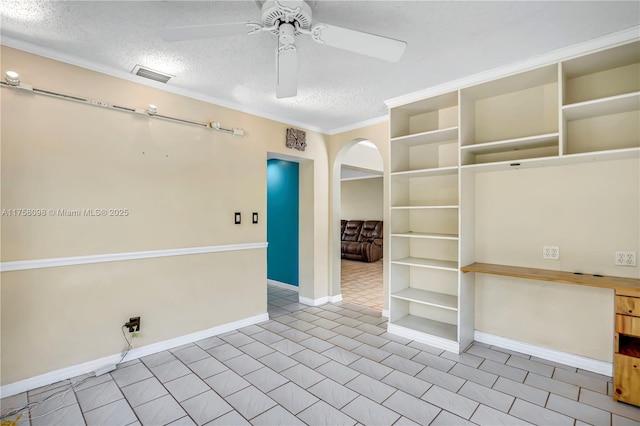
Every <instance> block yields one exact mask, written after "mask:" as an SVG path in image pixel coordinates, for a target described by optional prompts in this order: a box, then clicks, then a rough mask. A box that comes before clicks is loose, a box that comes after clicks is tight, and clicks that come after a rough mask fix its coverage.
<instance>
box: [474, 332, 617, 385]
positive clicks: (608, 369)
mask: <svg viewBox="0 0 640 426" xmlns="http://www.w3.org/2000/svg"><path fill="white" fill-rule="evenodd" d="M473 338H474V340H475V341H477V342H480V343H486V344H488V345H496V346H499V347H501V348H505V349H510V350H512V351H516V352H521V353H523V354H527V355H532V356H535V357H538V358H542V359H546V360H548V361H553V362H557V363H560V364H565V365H570V366H571V367H576V368H580V369H582V370H587V371H592V372H594V373H598V374H602V375H605V376H609V377H611V376H612V374H613V364H612V363H610V362H605V361H600V360H597V359H593V358H587V357H584V356H581V355H575V354H571V353H568V352H562V351H558V350H555V349H549V348H545V347H543V346H538V345H533V344H531V343H525V342H520V341H518V340H512V339H508V338H506V337H501V336H496V335H494V334H489V333H485V332H482V331H478V330H476V331H475V333H474V335H473Z"/></svg>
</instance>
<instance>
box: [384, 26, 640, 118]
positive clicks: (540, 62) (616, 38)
mask: <svg viewBox="0 0 640 426" xmlns="http://www.w3.org/2000/svg"><path fill="white" fill-rule="evenodd" d="M639 38H640V26H634V27H631V28H628V29H626V30H622V31H618V32H615V33H611V34H608V35H606V36H603V37H599V38H595V39H592V40H588V41H585V42H581V43H577V44H573V45H571V46H567V47H562V48H560V49H556V50H552V51H550V52H547V53H543V54H541V55H537V56H532V57H531V58H528V59H525V60H523V61H518V62H514V63H511V64H508V65H504V66H501V67H497V68H493V69H490V70H487V71H483V72H479V73H476V74H472V75H469V76H466V77H463V78H460V79H457V80H453V81H448V82H445V83H443V84H439V85H436V86H432V87H429V88H427V89H424V90H419V91H417V92H412V93H408V94H406V95H402V96H398V97H396V98H392V99H388V100H386V101H385V104H386V105H387V107H389V108H395V107H399V106H402V105H406V104H409V103H412V102H417V101H421V100H423V99H425V98H430V97H432V96H437V95H441V94H443V93H447V92H452V91H455V90H458V89H462V88H465V87H468V86H472V85H475V84H479V83H483V82H486V81H490V80H495V79H497V78H501V77H505V76H507V75H510V74H516V73H519V72H523V71H526V70H529V69H533V68H538V67H542V66H545V65H550V64H553V63H555V62H560V61H564V60H567V59H571V58H573V57H576V56H581V55H584V54H586V53H590V52H594V51H597V50H601V49H604V48H608V47H612V46H614V45H617V44H624V43H627V42H630V41H633V40H637V39H639Z"/></svg>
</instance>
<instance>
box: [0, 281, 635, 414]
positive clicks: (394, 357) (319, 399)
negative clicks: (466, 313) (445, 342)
mask: <svg viewBox="0 0 640 426" xmlns="http://www.w3.org/2000/svg"><path fill="white" fill-rule="evenodd" d="M268 294H269V311H270V315H271V318H272V319H271V320H270V321H266V322H264V323H261V324H258V325H252V326H249V327H245V328H242V329H239V330H237V331H233V332H230V333H226V334H223V335H220V336H215V337H210V338H208V339H204V340H201V341H199V342H196V343H194V344H189V345H186V346H182V347H179V348H175V349H172V350H171V351H165V352H161V353H157V354H154V355H150V356H147V357H144V358H141V359H139V360H134V361H131V362H127V363H125V364H122V365H119V366H118V368H117V370H115V371H113V372H111V373H110V374H105V375H103V376H100V377H95V378H91V379H89V380H87V381H85V382H83V383H82V384H81V385H78V386H76V387H75V388H73V389H72V388H71V387H70V383H77V382H79V381H80V380H81V379H82V378H76V379H72V380H71V381H64V382H60V383H56V384H54V385H50V386H47V387H46V388H41V389H35V390H32V391H30V392H27V393H23V394H20V395H16V396H13V397H9V398H6V399H3V400H2V410H3V413H4V412H6V410H7V409H8V408H10V407H14V406H22V405H24V404H26V403H27V402H35V401H41V400H44V399H45V398H47V397H50V398H49V399H46V400H45V401H44V402H43V403H41V404H40V405H38V406H37V407H35V408H34V409H33V410H32V411H31V416H30V418H29V417H28V416H25V417H23V418H22V419H21V421H20V422H19V424H20V425H29V424H31V425H33V426H39V425H65V426H72V425H85V424H87V425H108V426H117V425H140V424H142V425H167V424H171V425H193V424H198V425H203V424H207V425H241V424H243V425H246V424H254V425H297V424H308V425H355V424H363V425H392V424H393V425H414V424H421V425H429V424H430V425H466V424H479V425H522V424H538V425H574V426H581V425H585V424H592V425H612V426H617V425H640V423H639V422H640V408H637V407H633V406H630V405H626V404H622V403H615V402H613V400H612V399H611V397H610V395H611V390H612V386H611V378H610V377H605V376H601V375H598V374H593V373H590V372H586V371H581V370H576V369H575V368H572V367H568V366H565V365H560V364H555V363H550V362H545V361H543V360H540V359H533V358H531V357H529V356H527V355H523V354H520V353H514V352H510V351H508V350H505V349H501V348H497V347H489V346H487V345H483V344H479V343H476V344H474V345H472V346H471V347H470V348H469V349H468V350H467V351H466V352H465V353H462V354H460V355H457V354H453V353H450V352H443V351H441V350H439V349H436V348H433V347H430V346H426V345H423V344H420V343H417V342H414V341H410V340H407V339H404V338H400V337H398V336H394V335H390V334H388V333H387V332H386V329H385V326H386V320H385V318H383V317H381V316H380V312H379V311H376V310H373V309H369V308H366V307H363V306H358V305H353V304H350V303H346V302H341V303H338V304H327V305H324V306H319V307H308V306H305V305H300V304H298V303H297V293H294V292H291V291H288V290H283V289H280V288H276V287H273V288H271V287H270V288H269V290H268ZM63 391H66V392H63Z"/></svg>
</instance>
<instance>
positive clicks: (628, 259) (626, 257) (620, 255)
mask: <svg viewBox="0 0 640 426" xmlns="http://www.w3.org/2000/svg"><path fill="white" fill-rule="evenodd" d="M615 264H616V265H618V266H636V252H635V251H616V259H615Z"/></svg>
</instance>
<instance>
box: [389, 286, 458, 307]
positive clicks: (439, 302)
mask: <svg viewBox="0 0 640 426" xmlns="http://www.w3.org/2000/svg"><path fill="white" fill-rule="evenodd" d="M391 297H393V298H396V299H402V300H408V301H409V302H415V303H421V304H423V305H429V306H435V307H436V308H442V309H447V310H450V311H457V310H458V298H457V297H456V296H451V295H450V294H443V293H436V292H433V291H426V290H419V289H417V288H405V289H404V290H400V291H398V292H395V293H391Z"/></svg>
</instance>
